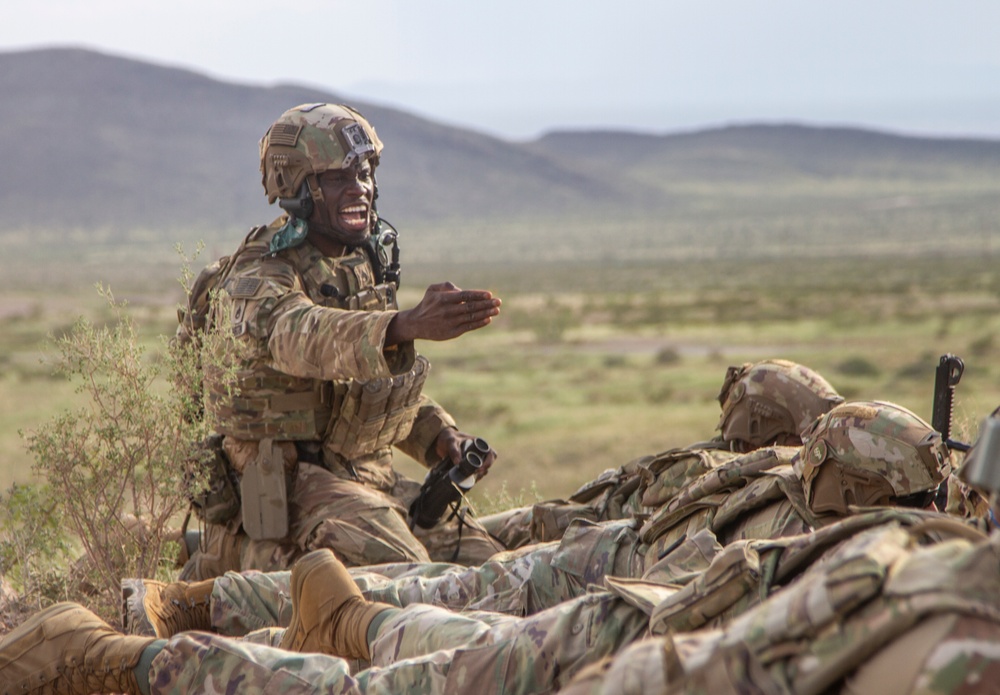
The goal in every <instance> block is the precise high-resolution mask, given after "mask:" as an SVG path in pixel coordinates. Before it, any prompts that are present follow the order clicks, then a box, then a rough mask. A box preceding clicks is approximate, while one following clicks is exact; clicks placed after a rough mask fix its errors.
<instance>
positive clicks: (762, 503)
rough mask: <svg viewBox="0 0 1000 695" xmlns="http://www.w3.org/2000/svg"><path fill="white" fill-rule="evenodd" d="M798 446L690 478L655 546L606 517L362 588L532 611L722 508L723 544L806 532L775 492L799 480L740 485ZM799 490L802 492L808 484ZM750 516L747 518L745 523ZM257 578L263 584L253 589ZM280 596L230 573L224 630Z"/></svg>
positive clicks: (617, 573)
mask: <svg viewBox="0 0 1000 695" xmlns="http://www.w3.org/2000/svg"><path fill="white" fill-rule="evenodd" d="M791 451H794V450H791V449H788V448H785V447H778V448H774V449H768V450H761V451H758V452H753V453H751V454H743V455H740V456H739V457H737V458H734V459H733V460H732V461H731V462H729V463H726V464H724V465H722V466H720V467H719V468H717V469H714V470H713V471H711V472H709V473H707V474H705V475H704V476H702V477H701V478H699V479H698V480H696V481H694V482H692V483H691V484H690V485H689V486H688V488H685V490H686V497H685V498H684V499H685V500H686V504H685V505H676V506H671V507H670V510H671V514H673V515H674V517H675V523H674V525H673V526H662V524H659V525H657V526H656V527H655V528H656V529H658V530H657V531H656V534H655V535H654V534H652V533H651V532H649V531H645V532H647V533H649V534H650V535H649V538H651V539H652V542H651V543H644V542H643V541H642V539H641V538H640V535H639V534H638V533H637V532H636V522H635V521H632V520H620V521H613V522H602V523H593V522H585V521H582V520H577V521H574V522H573V523H571V524H570V526H569V529H568V530H567V533H566V534H565V535H564V537H563V538H562V540H561V541H559V542H553V543H543V544H536V545H531V546H525V547H523V548H520V549H518V550H513V551H506V552H501V553H498V554H496V555H494V556H493V557H491V558H490V560H489V561H487V562H485V563H482V564H480V565H477V566H470V567H461V566H459V567H449V568H445V569H442V567H441V566H440V565H420V564H417V565H415V566H407V567H408V569H407V570H406V573H405V575H398V574H397V575H396V576H394V577H385V575H382V576H383V578H384V581H381V580H379V581H375V582H369V583H368V584H366V585H362V589H363V590H365V591H366V596H367V597H368V598H370V599H371V600H375V601H382V602H384V603H388V604H391V605H400V606H405V605H409V604H410V603H413V602H421V603H430V604H434V605H439V606H444V607H447V608H451V609H454V610H465V609H475V610H491V611H499V612H503V613H510V614H514V615H530V614H533V613H537V612H539V611H541V610H544V609H546V608H550V607H553V606H555V605H557V604H559V603H560V602H562V601H566V600H569V599H573V598H576V597H578V596H581V595H582V594H584V593H585V592H586V591H587V589H588V587H589V586H591V585H596V586H603V582H604V580H605V577H607V576H614V577H633V578H639V577H641V576H643V573H644V572H645V571H646V570H647V568H651V567H653V566H655V565H656V564H657V563H658V562H660V561H661V560H662V558H663V557H664V556H665V555H667V554H668V553H669V552H670V551H671V550H673V549H674V548H676V547H677V546H678V545H679V544H681V543H682V542H683V541H684V539H686V538H690V537H691V536H694V535H695V534H697V533H698V532H699V531H701V530H704V529H709V530H714V529H713V521H714V519H715V513H716V510H717V509H718V508H720V507H721V508H722V509H723V510H724V511H726V512H727V514H733V515H735V516H736V517H737V519H736V520H735V521H733V520H730V517H729V516H725V517H723V518H724V520H725V521H726V525H725V526H724V527H722V528H721V529H720V532H719V538H720V541H721V542H722V543H723V544H725V543H726V542H729V541H730V540H734V539H735V538H736V537H739V538H748V537H752V538H776V537H779V536H781V535H792V534H796V533H802V532H803V531H807V530H809V528H810V527H809V524H808V523H807V522H806V521H804V520H803V519H802V518H801V516H800V515H799V513H798V511H797V510H798V509H799V507H798V503H797V502H796V503H793V502H791V501H790V500H789V499H788V498H787V497H780V498H778V497H775V494H776V493H775V492H774V491H777V493H781V494H785V491H786V488H787V490H791V493H792V494H794V493H795V490H796V488H795V486H794V484H792V483H793V482H794V479H792V483H790V482H789V479H788V478H787V477H782V476H781V475H768V476H764V477H763V478H762V480H764V481H765V482H767V483H768V485H769V486H770V487H769V488H767V489H768V490H769V492H767V493H764V492H761V490H762V488H760V487H756V486H753V485H743V487H738V486H739V485H742V484H743V482H744V480H745V479H751V476H753V475H758V474H763V473H764V472H767V471H769V469H773V468H781V469H782V470H784V468H782V467H787V465H788V464H786V463H784V462H785V461H787V460H788V458H789V456H790V452H791ZM733 486H737V487H735V492H736V493H738V494H736V495H735V497H734V500H735V501H738V502H740V504H738V505H737V504H735V502H734V503H732V504H733V506H731V507H727V506H725V505H724V502H725V501H726V499H727V497H728V493H726V492H725V490H726V489H728V488H732V487H733ZM798 494H799V495H801V491H800V490H799V493H798ZM706 500H708V501H707V502H706ZM734 509H735V510H736V511H735V512H734V511H733V510H734ZM744 514H745V515H746V517H745V519H746V520H745V522H743V523H740V522H739V519H740V518H743V517H742V516H741V515H744ZM654 518H655V517H654ZM647 525H648V524H647ZM726 532H728V533H730V534H731V536H729V535H726ZM425 567H426V574H424V568H425ZM367 569H370V570H371V571H373V572H374V574H375V575H376V576H377V575H379V574H382V572H381V569H380V568H378V567H371V568H367ZM258 583H259V584H263V586H262V587H258V586H255V585H256V584H258ZM276 586H277V587H278V588H277V589H276V588H275V587H276ZM222 587H225V589H223V588H222ZM275 591H277V593H275ZM282 592H285V593H287V589H286V588H284V587H281V586H278V585H277V584H276V582H272V580H271V579H268V578H262V577H260V576H259V575H252V574H251V575H243V576H240V575H227V576H226V577H225V578H224V579H220V580H219V581H218V582H217V589H216V591H215V592H214V593H213V614H214V616H215V619H216V620H217V621H218V622H217V623H216V627H217V628H221V627H222V626H223V625H228V624H229V623H230V622H232V624H233V626H232V627H227V628H226V631H227V633H229V634H243V633H245V631H246V630H247V629H254V628H256V627H263V626H264V625H267V624H271V625H274V624H275V623H273V622H272V623H268V622H263V621H269V620H273V617H274V616H276V615H279V614H281V615H286V616H290V613H288V608H287V606H285V608H284V611H285V612H284V613H282V608H281V606H282V601H284V599H283V598H282V597H281V594H282ZM261 604H265V605H262V606H261V608H259V609H258V610H259V611H260V613H259V615H260V620H253V619H250V618H247V616H246V614H247V611H248V607H249V606H258V605H261ZM285 619H286V620H287V617H286V618H285ZM278 624H283V623H278Z"/></svg>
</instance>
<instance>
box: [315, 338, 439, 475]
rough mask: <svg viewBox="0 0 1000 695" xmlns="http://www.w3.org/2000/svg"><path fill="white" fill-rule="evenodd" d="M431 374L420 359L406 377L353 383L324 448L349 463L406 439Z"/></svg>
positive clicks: (425, 362)
mask: <svg viewBox="0 0 1000 695" xmlns="http://www.w3.org/2000/svg"><path fill="white" fill-rule="evenodd" d="M429 371H430V362H428V361H427V359H426V358H425V357H422V356H420V355H418V356H417V358H416V360H415V362H414V364H413V368H412V369H410V371H408V372H407V373H405V374H400V375H399V376H395V377H389V378H386V379H375V380H373V381H366V382H361V381H353V382H351V385H350V387H349V388H348V390H347V393H346V394H344V396H343V402H342V403H341V405H340V409H339V411H336V412H337V414H336V417H335V418H334V420H333V423H332V425H331V426H330V429H329V432H328V434H327V436H326V440H325V442H324V448H327V449H330V450H331V451H333V452H334V453H337V454H339V455H341V456H343V457H344V458H346V459H348V460H350V459H354V458H357V457H358V456H363V455H366V454H371V453H373V452H375V451H377V450H379V449H382V448H384V447H387V446H391V445H392V444H395V443H396V442H399V441H401V440H403V439H405V438H406V436H407V435H408V434H409V433H410V428H411V427H413V421H414V420H415V419H416V417H417V411H418V409H419V408H420V403H421V398H420V397H421V393H422V391H423V386H424V381H426V379H427V373H428V372H429Z"/></svg>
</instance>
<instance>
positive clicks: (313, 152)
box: [260, 104, 382, 203]
mask: <svg viewBox="0 0 1000 695" xmlns="http://www.w3.org/2000/svg"><path fill="white" fill-rule="evenodd" d="M381 153H382V141H381V140H379V138H378V135H377V134H376V133H375V129H374V128H373V127H372V126H371V124H370V123H369V122H368V121H367V120H366V119H365V118H364V116H362V115H361V114H360V113H358V112H357V111H356V110H354V109H352V108H351V107H349V106H344V105H342V104H302V105H300V106H296V107H294V108H291V109H289V110H288V111H285V113H283V114H282V115H281V116H280V117H279V118H278V120H276V121H275V122H274V123H273V124H271V127H270V128H268V129H267V132H266V133H265V134H264V137H262V138H261V139H260V172H261V182H262V183H263V185H264V191H265V192H266V193H267V200H268V202H269V203H273V202H274V201H275V200H277V199H279V198H293V197H295V196H297V195H299V192H300V189H301V187H302V184H303V182H305V181H306V178H307V177H309V176H312V177H313V178H314V181H313V182H312V183H313V184H315V177H318V176H319V175H320V174H322V173H323V172H324V171H330V170H336V169H348V168H350V167H352V166H355V165H356V164H357V163H358V162H361V161H364V160H368V161H369V162H370V163H371V166H372V169H373V170H374V169H375V167H376V166H378V162H379V157H380V156H381ZM312 188H314V190H315V189H318V186H316V185H314V186H312Z"/></svg>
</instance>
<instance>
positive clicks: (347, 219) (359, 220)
mask: <svg viewBox="0 0 1000 695" xmlns="http://www.w3.org/2000/svg"><path fill="white" fill-rule="evenodd" d="M340 219H341V223H342V224H343V225H344V226H345V227H349V228H351V229H363V228H365V227H367V226H368V206H367V205H351V206H349V207H346V208H341V209H340Z"/></svg>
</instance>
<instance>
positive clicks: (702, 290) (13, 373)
mask: <svg viewBox="0 0 1000 695" xmlns="http://www.w3.org/2000/svg"><path fill="white" fill-rule="evenodd" d="M85 260H86V259H83V262H80V263H78V264H77V265H76V266H71V265H69V264H68V265H67V268H70V267H74V268H75V270H73V271H72V272H67V273H63V274H59V273H55V274H52V273H50V274H47V275H46V276H45V277H46V278H49V280H46V281H45V282H42V281H37V282H31V281H30V278H31V277H35V276H30V275H29V274H28V273H27V272H25V275H24V277H22V279H21V281H20V282H19V283H18V284H17V285H16V286H15V285H14V284H13V283H11V281H10V278H9V277H8V279H7V282H5V283H4V284H5V287H4V290H3V293H2V295H0V324H2V330H0V343H2V349H0V355H2V357H0V486H2V487H3V488H6V487H7V486H8V485H9V484H10V483H11V482H13V481H25V480H28V479H29V478H30V476H31V470H30V469H31V461H30V460H29V458H28V456H27V454H26V453H25V452H24V449H23V446H22V443H21V441H20V437H19V435H18V431H19V430H22V429H34V428H38V427H42V426H44V423H45V422H46V421H47V420H48V419H49V418H51V417H52V416H53V415H55V414H56V413H57V412H59V411H60V410H61V409H64V408H67V407H75V406H78V405H81V404H82V402H81V397H80V396H79V395H78V394H76V393H75V392H74V387H73V385H72V384H70V383H67V382H66V381H65V380H62V379H59V378H55V377H54V376H53V375H52V374H51V369H50V367H49V366H47V364H46V362H45V359H46V356H47V354H49V353H48V351H49V349H50V348H49V346H48V345H47V342H46V337H47V336H49V335H59V334H61V333H62V332H64V331H66V330H69V329H70V328H71V327H72V325H73V322H74V321H75V320H76V318H77V317H79V316H81V315H85V316H88V317H89V318H91V319H92V320H95V321H97V322H100V321H103V320H106V319H107V315H108V314H107V310H106V308H105V307H104V306H102V301H101V299H100V298H99V297H98V295H97V292H96V291H95V290H94V289H92V288H90V287H88V283H89V282H92V281H94V280H95V279H101V280H102V281H105V282H108V283H110V284H111V286H112V287H113V288H114V289H115V290H116V294H117V295H118V296H119V297H127V298H128V299H129V301H130V306H131V312H132V315H133V316H134V317H135V318H136V320H137V322H138V324H139V325H140V326H141V329H142V336H143V340H144V341H145V342H146V343H147V345H148V346H149V349H150V353H151V354H155V351H156V350H157V349H158V346H159V345H160V340H161V337H162V336H164V335H167V334H169V333H172V331H173V325H174V322H175V316H174V313H175V308H176V303H177V302H178V301H179V299H180V286H179V284H178V283H177V282H175V281H174V280H173V279H172V276H171V275H170V274H169V273H168V272H167V271H165V270H164V267H168V266H169V263H161V264H159V265H158V266H157V267H158V268H159V270H158V274H157V273H149V272H145V273H144V272H143V270H144V268H143V267H142V266H140V265H127V264H126V267H125V268H124V269H121V270H120V271H116V270H113V269H111V267H110V266H108V265H101V264H97V263H96V261H95V264H94V265H88V264H87V263H86V262H85ZM179 265H180V264H179V262H176V263H174V266H175V267H179ZM98 270H99V272H100V276H99V277H98V278H93V277H88V275H89V274H90V273H91V272H97V271H98ZM178 273H179V271H178V272H177V273H173V274H174V275H176V274H178ZM37 277H38V278H41V277H42V276H41V275H38V276H37ZM442 279H450V280H452V281H454V282H456V283H457V284H459V285H460V286H467V287H487V288H490V289H492V290H494V291H495V292H496V293H497V294H499V295H500V296H501V297H502V298H503V299H504V308H503V313H502V315H501V317H500V318H499V319H498V320H497V321H496V322H495V324H494V325H493V326H491V327H490V328H488V329H486V330H483V331H480V332H478V333H475V334H471V335H468V336H465V337H463V338H461V339H459V340H456V341H451V342H446V343H424V344H422V345H421V347H420V349H421V351H422V352H424V353H425V354H426V355H428V356H429V357H430V359H431V361H432V363H433V372H432V374H431V377H430V380H429V382H428V384H429V385H428V392H429V393H430V394H431V395H432V396H433V397H434V398H435V399H436V400H438V401H439V402H440V403H442V404H443V405H444V406H445V407H447V408H448V409H449V410H450V411H451V412H452V413H454V414H455V416H456V417H457V419H458V421H459V423H460V425H461V426H462V427H463V429H465V430H466V431H469V432H472V433H475V434H478V435H480V436H483V437H485V438H486V439H487V440H489V442H490V443H491V444H492V445H493V446H494V447H495V448H496V449H497V450H498V451H499V452H500V454H501V458H500V460H499V462H498V463H497V465H496V467H495V468H494V471H493V472H492V473H491V474H490V476H489V477H488V478H487V479H486V480H484V481H483V482H482V483H481V484H480V485H479V486H477V488H476V498H477V499H478V500H479V503H480V504H481V505H482V506H483V507H489V506H492V505H493V504H495V502H496V501H497V500H498V499H501V500H502V499H507V498H508V496H510V495H513V496H515V497H518V496H519V497H520V498H522V499H532V498H533V497H534V496H536V495H537V496H541V497H551V496H560V495H566V494H569V493H570V492H571V491H572V490H573V489H574V488H575V487H576V486H577V485H578V484H580V483H582V482H584V481H586V480H588V479H590V478H591V477H593V476H594V475H595V474H596V473H599V472H600V471H602V470H603V469H605V468H608V467H613V466H618V465H620V464H622V463H624V462H626V461H628V460H630V459H631V458H634V457H636V456H640V455H643V454H647V453H653V452H656V451H660V450H663V449H666V448H669V447H674V446H683V445H686V444H689V443H692V442H694V441H698V440H701V439H705V438H707V437H709V436H711V435H712V434H713V432H714V428H715V425H716V421H717V418H718V412H719V407H718V403H717V402H716V400H715V397H716V394H717V392H718V389H719V386H720V385H721V382H722V378H723V376H724V374H725V370H726V367H727V366H728V365H730V364H738V363H741V362H744V361H754V360H758V359H763V358H766V357H783V358H787V359H792V360H795V361H799V362H802V363H804V364H806V365H809V366H811V367H813V368H815V369H817V370H819V371H820V372H821V373H823V374H824V375H825V376H826V377H827V378H828V379H829V380H830V382H831V383H832V384H833V385H834V386H835V387H836V388H837V389H838V390H839V391H840V392H841V393H842V394H843V395H844V396H845V397H847V398H864V399H883V400H891V401H895V402H898V403H900V404H902V405H905V406H907V407H909V408H911V409H913V410H915V411H916V412H918V413H919V414H921V415H923V416H924V417H925V418H928V419H929V417H930V407H931V397H932V392H933V375H934V367H935V365H936V364H937V360H938V357H939V356H940V355H941V354H943V353H946V352H952V353H955V354H957V355H959V356H960V357H962V358H963V359H964V360H965V363H966V372H965V376H964V378H963V380H962V383H961V384H960V385H959V387H958V398H957V410H956V422H957V423H958V427H959V429H958V433H959V434H960V435H961V436H965V437H966V438H969V437H972V436H973V435H974V432H975V430H976V428H977V427H978V423H979V421H980V420H981V419H982V418H983V417H984V416H985V415H986V414H988V413H989V412H990V411H991V410H992V409H993V408H994V407H996V406H997V404H1000V359H998V358H1000V311H998V310H1000V270H998V264H997V263H996V259H995V258H993V257H992V255H991V254H990V253H976V254H972V255H968V256H965V257H963V256H961V255H952V256H949V257H934V256H922V255H913V256H911V257H903V258H901V257H899V256H898V255H895V256H892V257H889V256H885V255H879V254H872V255H869V256H856V257H851V256H840V257H815V256H803V257H786V258H781V259H773V258H757V259H754V260H745V261H737V260H725V259H712V260H705V259H702V260H689V259H683V260H681V259H675V260H664V259H654V260H652V261H648V262H643V261H641V260H619V261H603V262H600V263H598V262H568V261H567V262H558V261H549V262H547V263H534V264H532V263H521V264H512V263H502V262H500V263H494V264H491V265H486V264H473V263H468V262H463V263H448V262H441V263H436V264H432V263H430V262H422V263H413V264H410V265H408V266H407V268H406V274H405V275H404V283H405V285H404V290H403V292H402V295H401V303H402V304H403V305H404V306H409V305H412V304H413V303H415V302H416V301H417V300H418V299H419V296H420V292H421V291H422V288H423V287H424V286H426V284H427V283H429V282H432V281H437V280H442ZM400 467H401V468H402V469H403V470H404V471H405V472H407V473H409V474H410V475H412V476H414V477H416V476H419V475H421V472H420V471H419V470H418V469H417V467H416V465H415V464H413V462H410V461H405V460H404V461H401V462H400Z"/></svg>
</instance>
